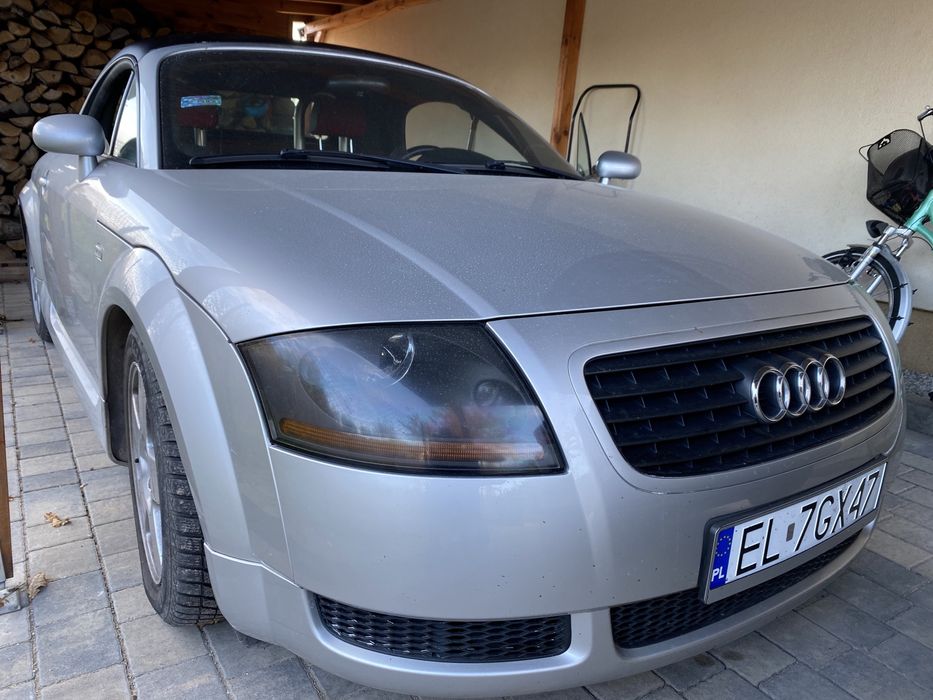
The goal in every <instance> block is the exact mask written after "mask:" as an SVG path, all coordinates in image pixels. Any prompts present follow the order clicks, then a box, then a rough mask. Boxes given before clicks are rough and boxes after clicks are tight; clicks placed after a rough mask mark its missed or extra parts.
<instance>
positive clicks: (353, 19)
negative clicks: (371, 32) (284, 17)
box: [305, 0, 432, 35]
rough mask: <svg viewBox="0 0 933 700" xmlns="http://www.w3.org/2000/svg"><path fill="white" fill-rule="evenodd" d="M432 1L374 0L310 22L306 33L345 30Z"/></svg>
mask: <svg viewBox="0 0 933 700" xmlns="http://www.w3.org/2000/svg"><path fill="white" fill-rule="evenodd" d="M431 1H432V0H373V2H370V3H367V4H366V5H360V6H359V7H354V8H353V9H352V10H347V11H346V12H341V13H340V14H337V15H332V16H330V17H324V18H322V19H317V20H314V21H313V22H308V24H307V26H306V27H305V33H307V34H309V35H310V34H315V33H317V32H320V31H325V30H327V31H330V30H332V29H345V28H347V27H350V26H353V25H356V24H361V23H363V22H368V21H369V20H371V19H376V18H377V17H381V16H382V15H384V14H386V13H388V12H392V11H393V10H401V9H402V8H403V7H414V6H415V5H423V4H424V3H426V2H431Z"/></svg>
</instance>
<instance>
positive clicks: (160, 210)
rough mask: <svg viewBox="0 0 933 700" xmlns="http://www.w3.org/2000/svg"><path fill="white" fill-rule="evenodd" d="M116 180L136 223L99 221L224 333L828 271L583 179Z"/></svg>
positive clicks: (797, 285)
mask: <svg viewBox="0 0 933 700" xmlns="http://www.w3.org/2000/svg"><path fill="white" fill-rule="evenodd" d="M128 184H129V186H130V189H132V190H135V191H134V192H133V195H136V196H131V197H130V196H128V197H127V200H126V201H129V200H132V201H135V202H137V203H138V204H137V206H139V207H141V208H144V209H145V211H140V212H139V216H140V218H141V219H142V220H144V221H145V222H146V224H147V225H146V226H145V227H138V226H132V227H128V228H127V227H123V231H120V230H119V229H120V227H117V226H113V224H112V223H111V224H109V225H111V226H112V227H113V228H115V230H117V233H120V235H122V236H124V237H125V238H127V239H128V240H130V242H131V243H133V244H136V245H145V246H147V247H149V248H151V249H153V250H154V251H155V252H156V253H157V254H158V255H160V256H161V257H162V259H163V260H164V261H165V263H166V265H167V266H168V267H169V269H170V270H171V272H172V274H173V275H174V276H175V279H176V280H177V282H178V284H179V285H180V286H181V287H182V288H183V289H184V290H185V291H186V292H187V293H188V294H190V295H191V296H192V297H193V298H194V299H195V300H197V301H198V302H199V303H200V304H201V305H202V306H203V307H204V308H205V309H206V310H207V311H208V312H209V313H210V314H211V315H212V316H213V317H214V318H215V320H216V321H217V322H218V323H219V324H220V326H221V327H222V328H223V329H224V331H225V332H226V333H227V334H228V336H229V337H230V338H231V339H232V340H235V341H239V340H245V339H248V338H255V337H259V336H264V335H270V334H274V333H282V332H286V331H291V330H298V329H304V328H315V327H326V326H336V325H345V324H360V323H374V322H387V321H425V320H466V319H491V318H499V317H507V316H515V315H527V314H547V313H555V312H569V311H579V310H584V309H587V310H592V309H600V308H619V307H626V306H641V305H646V304H662V303H671V302H683V301H689V300H699V299H711V298H718V297H729V296H737V295H748V294H762V293H770V292H777V291H785V290H790V289H801V288H807V287H819V286H826V285H830V284H836V283H839V282H841V281H843V280H844V277H843V276H842V275H841V274H840V273H838V272H833V270H834V268H832V267H831V266H828V265H826V264H825V263H824V262H823V261H822V260H821V259H820V258H818V257H817V256H815V255H813V254H812V253H809V252H807V251H805V250H803V249H801V248H799V247H797V246H795V245H792V244H790V243H788V242H786V241H783V240H781V239H778V238H776V237H774V236H772V235H769V234H767V233H764V232H762V231H759V230H757V229H754V228H752V227H749V226H747V225H744V224H740V223H738V222H736V221H733V220H730V219H726V218H722V217H718V216H713V215H711V214H708V213H705V212H702V211H700V210H697V209H694V208H691V207H687V206H683V205H679V204H675V203H672V202H669V201H666V200H662V199H659V198H655V197H649V196H645V195H642V194H638V193H636V192H633V191H630V190H626V189H622V188H616V187H604V186H601V185H598V184H595V183H591V182H582V181H573V180H555V179H544V178H537V177H512V176H485V175H445V174H422V173H391V172H345V171H341V172H333V171H305V170H234V169H212V170H175V171H148V172H147V171H138V173H137V174H136V177H133V178H132V182H131V183H128ZM128 194H129V193H128ZM105 223H107V222H105Z"/></svg>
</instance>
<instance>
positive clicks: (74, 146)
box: [32, 114, 106, 180]
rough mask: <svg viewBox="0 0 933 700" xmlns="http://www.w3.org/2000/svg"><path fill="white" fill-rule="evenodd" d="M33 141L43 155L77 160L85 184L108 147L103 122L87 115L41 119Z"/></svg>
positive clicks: (35, 128) (34, 130)
mask: <svg viewBox="0 0 933 700" xmlns="http://www.w3.org/2000/svg"><path fill="white" fill-rule="evenodd" d="M32 140H33V141H34V142H35V144H36V145H37V146H38V147H39V148H41V149H42V150H43V151H48V152H49V153H67V154H70V155H75V156H78V170H79V176H80V177H81V179H82V180H83V179H84V178H86V177H87V176H88V175H90V174H91V171H92V170H93V169H94V168H95V166H96V165H97V156H99V155H100V154H101V153H103V152H104V148H105V145H106V140H105V139H104V130H103V129H102V128H101V126H100V122H98V121H97V120H96V119H95V118H94V117H89V116H87V115H86V114H53V115H52V116H50V117H45V118H44V119H40V120H39V121H38V122H36V125H35V126H34V127H32Z"/></svg>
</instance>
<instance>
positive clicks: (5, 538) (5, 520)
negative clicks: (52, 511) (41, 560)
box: [0, 387, 13, 589]
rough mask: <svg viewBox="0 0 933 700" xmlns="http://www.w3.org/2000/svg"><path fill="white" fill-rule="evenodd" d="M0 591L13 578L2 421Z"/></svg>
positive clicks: (1, 395) (1, 426) (0, 395)
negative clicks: (7, 580)
mask: <svg viewBox="0 0 933 700" xmlns="http://www.w3.org/2000/svg"><path fill="white" fill-rule="evenodd" d="M2 405H3V389H2V387H0V406H2ZM0 564H2V566H0V572H2V575H0V589H3V588H4V587H5V586H6V583H5V579H7V578H13V533H12V532H11V526H10V492H9V485H8V483H7V472H6V435H5V434H4V428H3V421H0Z"/></svg>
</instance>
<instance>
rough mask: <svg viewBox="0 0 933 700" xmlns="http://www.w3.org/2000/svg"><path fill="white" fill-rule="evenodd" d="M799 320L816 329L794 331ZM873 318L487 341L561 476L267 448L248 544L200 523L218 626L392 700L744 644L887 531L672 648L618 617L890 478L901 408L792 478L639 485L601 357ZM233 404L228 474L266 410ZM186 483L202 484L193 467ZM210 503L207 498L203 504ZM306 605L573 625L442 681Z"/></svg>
mask: <svg viewBox="0 0 933 700" xmlns="http://www.w3.org/2000/svg"><path fill="white" fill-rule="evenodd" d="M801 308H807V309H808V312H807V313H806V314H801V313H800V309H801ZM862 313H866V307H865V306H864V303H863V302H862V300H860V298H859V297H856V296H855V295H853V293H852V292H851V291H850V290H849V289H848V288H846V287H836V288H829V289H825V290H819V291H818V292H817V291H809V292H799V293H788V294H783V295H769V296H767V297H758V298H754V297H753V298H744V299H733V300H722V301H717V302H704V303H697V304H683V305H674V306H668V307H663V309H651V308H646V309H634V310H620V311H603V312H598V313H580V314H567V315H564V316H558V317H529V318H522V319H510V320H501V321H495V322H492V323H490V324H489V326H490V328H491V330H492V331H493V332H494V333H495V334H496V335H497V336H498V337H499V339H500V341H501V342H502V343H503V345H504V346H505V347H506V348H507V349H508V350H509V352H510V353H511V354H512V355H513V356H514V357H515V359H516V361H517V364H518V365H519V366H520V367H521V368H522V369H523V371H524V372H525V373H526V375H527V377H528V380H529V383H530V385H531V386H532V387H533V389H534V390H535V392H536V393H537V394H538V396H539V398H540V400H541V402H542V405H543V407H544V410H545V412H546V413H547V414H548V416H549V418H550V420H551V423H552V426H553V428H554V431H555V434H556V437H557V439H558V441H559V443H560V445H561V448H562V450H563V453H564V455H565V458H566V461H567V467H568V468H567V470H566V472H564V473H561V474H556V475H549V476H535V477H524V478H502V479H496V478H442V477H427V478H425V477H418V476H413V475H410V474H387V473H379V472H374V471H367V470H362V469H356V468H353V467H348V466H343V465H337V464H332V463H328V462H325V461H321V460H317V459H313V458H310V457H307V456H303V455H299V454H296V453H294V452H290V451H288V450H284V449H280V448H277V447H273V446H267V447H266V452H265V454H264V455H263V459H262V460H254V461H252V462H250V463H247V462H246V461H245V460H243V459H242V458H241V459H240V460H238V467H237V468H238V470H239V471H240V472H241V474H242V476H240V477H238V479H237V481H238V482H239V483H240V487H239V488H240V493H241V503H240V504H238V505H239V506H240V507H241V508H242V511H243V512H244V513H245V514H246V517H247V521H246V526H247V529H248V531H249V532H250V541H249V542H246V543H243V544H242V546H240V547H235V548H231V547H226V548H225V547H222V546H218V545H217V544H216V541H219V539H215V538H214V537H213V533H214V532H216V528H217V527H218V525H217V524H216V523H212V522H206V523H205V532H206V534H207V540H208V542H209V543H210V546H208V548H207V551H208V562H209V567H210V572H211V579H212V583H213V587H214V591H215V594H216V596H217V599H218V602H219V604H220V607H221V609H222V611H223V612H224V614H225V616H226V617H227V619H228V620H229V621H230V623H231V624H232V625H233V626H234V627H236V628H237V629H239V630H241V631H242V632H244V633H246V634H249V635H251V636H254V637H257V638H260V639H264V640H266V641H270V642H274V643H277V644H281V645H283V646H286V647H288V648H289V649H291V650H292V651H294V652H295V653H297V654H299V655H300V656H303V657H305V658H308V659H310V660H311V661H312V662H313V663H315V664H318V665H320V666H322V667H324V668H326V669H327V670H329V671H332V672H334V673H337V674H339V675H341V676H344V677H347V678H350V679H352V680H355V681H358V682H360V683H364V684H367V685H372V686H376V687H380V688H385V689H388V690H395V691H400V692H407V693H417V694H430V695H453V696H460V697H466V696H483V695H491V694H508V693H529V692H537V691H543V690H548V689H556V688H563V687H569V686H573V685H580V684H587V683H594V682H599V681H603V680H608V679H611V678H617V677H620V676H624V675H628V674H633V673H637V672H640V671H643V670H645V669H649V668H655V667H658V666H660V665H663V664H666V663H670V662H673V661H676V660H679V659H682V658H685V657H687V656H690V655H693V654H696V653H698V652H700V651H703V650H706V649H709V648H710V647H712V646H715V645H717V644H721V643H723V642H726V641H728V640H730V639H733V638H735V637H738V636H740V635H742V634H744V633H746V632H748V631H750V630H752V629H755V628H756V627H758V626H760V625H761V624H763V623H764V622H765V621H767V620H768V619H770V618H772V617H774V616H775V615H778V614H780V613H782V612H784V611H786V610H789V609H791V608H792V607H794V606H795V605H798V604H799V603H800V602H802V601H803V600H805V599H806V598H807V597H808V596H810V595H812V593H813V592H815V591H816V590H818V589H819V588H820V587H821V586H823V585H825V583H826V582H827V581H829V580H830V579H831V578H832V577H833V576H834V575H835V574H837V573H838V572H839V571H840V570H841V569H842V568H843V567H844V566H845V565H846V564H847V563H848V562H849V561H850V560H851V559H852V558H853V557H854V556H855V555H856V554H857V552H858V551H859V550H860V549H861V548H862V547H863V546H864V544H865V541H866V540H867V538H868V536H869V534H870V532H871V530H872V529H873V527H874V523H873V522H869V523H868V524H867V525H865V527H864V528H863V529H862V532H861V533H860V534H859V535H858V537H857V538H856V539H855V541H854V542H853V543H852V544H851V546H849V547H848V548H847V549H846V550H845V551H844V552H843V553H841V554H840V555H839V556H838V557H837V558H836V559H834V560H833V561H832V562H831V563H830V564H828V565H827V566H825V567H824V568H823V569H821V570H819V571H817V572H816V573H814V574H813V575H811V576H809V577H808V578H806V579H805V580H803V581H800V582H799V583H797V584H795V585H793V586H791V587H789V588H787V589H785V590H783V591H781V592H780V593H778V594H776V595H774V596H772V597H771V598H769V599H767V600H765V601H763V602H761V603H758V604H756V605H754V606H752V607H749V608H747V609H745V610H743V611H741V612H739V613H736V614H735V615H732V616H730V617H728V618H727V619H724V620H721V621H719V622H716V623H713V624H710V625H708V626H706V627H703V628H702V629H699V630H696V631H693V632H689V633H686V634H683V635H681V636H678V637H676V638H673V639H669V640H667V641H665V642H661V643H658V644H652V645H648V646H642V647H639V648H637V649H628V650H621V649H618V648H617V647H616V646H615V645H614V643H613V637H612V630H611V621H610V609H611V608H613V607H614V606H618V605H623V604H626V603H631V602H636V601H642V600H647V599H652V598H656V597H658V596H662V595H665V594H669V593H676V592H680V591H686V590H690V589H695V588H696V587H697V584H698V580H699V576H700V573H699V572H700V571H701V568H702V566H703V562H704V547H705V546H706V544H707V543H706V542H705V538H706V533H707V532H708V527H707V526H708V523H709V522H710V521H713V520H717V519H720V518H723V517H726V516H729V515H732V514H735V513H739V512H744V511H749V510H756V509H764V508H766V507H767V506H768V505H769V504H773V503H775V502H778V501H781V500H784V499H786V498H789V497H791V496H793V495H795V494H799V493H803V492H806V491H808V490H810V489H813V488H816V487H818V486H820V485H822V484H826V483H828V482H831V481H833V480H834V479H837V478H839V477H841V476H842V475H844V474H847V473H849V472H851V471H853V470H855V469H857V468H859V467H861V466H863V465H866V464H869V463H871V462H873V461H876V460H880V459H885V460H887V461H888V462H889V464H891V466H892V467H893V466H895V465H896V459H897V453H898V450H899V447H900V440H901V436H902V431H903V422H904V411H903V406H902V402H901V401H900V400H896V401H895V402H894V405H893V406H892V407H891V409H890V410H889V411H888V412H887V413H886V414H885V415H884V416H883V417H882V418H881V419H879V420H877V421H875V422H874V423H873V424H871V425H869V426H867V427H865V428H863V429H861V430H858V431H856V432H855V433H852V434H850V435H848V436H846V437H845V438H843V439H841V440H838V441H836V442H834V443H832V444H829V445H823V446H821V447H817V448H814V449H811V450H808V451H806V452H804V453H801V454H796V455H793V456H792V457H789V458H786V459H781V460H775V461H773V462H767V463H763V464H760V465H757V466H754V467H749V468H745V469H738V470H732V471H729V472H723V473H720V474H711V475H706V476H702V477H685V478H676V479H663V478H658V477H651V476H647V475H644V474H641V473H638V472H636V471H634V470H633V469H631V468H629V467H627V465H626V464H625V463H624V461H622V460H621V458H620V457H619V454H618V451H617V450H615V449H614V448H613V447H611V443H610V444H609V445H607V439H606V435H605V434H604V433H605V427H604V426H603V427H602V429H601V426H600V422H599V419H598V416H595V413H594V410H593V405H592V401H591V400H589V397H588V395H587V393H586V389H585V387H582V388H581V382H582V372H581V368H582V366H583V364H584V363H585V362H586V360H587V359H589V358H590V357H593V356H595V355H598V354H605V353H611V352H621V351H624V350H626V349H635V348H644V347H653V346H656V345H659V344H668V343H681V342H689V341H690V340H691V339H697V338H702V339H706V338H709V337H710V336H712V335H724V336H728V335H731V334H737V333H740V332H743V333H747V332H757V331H762V330H770V329H773V328H780V327H782V326H788V325H795V324H803V323H816V322H820V321H823V320H831V319H836V318H840V317H843V316H847V315H849V316H851V315H855V314H862ZM736 318H740V319H742V321H741V322H736V321H735V319H736ZM618 338H623V339H624V340H614V339H618ZM887 340H888V342H890V338H888V339H887ZM228 347H229V346H228ZM892 351H893V352H896V349H893V347H892ZM234 357H235V352H234V351H233V350H232V349H231V350H230V351H229V354H227V353H223V352H220V351H218V352H217V353H216V358H215V359H216V360H217V361H216V362H215V363H213V367H212V369H213V370H214V371H216V372H217V373H218V376H219V377H222V378H223V379H224V381H225V385H226V386H227V387H228V389H226V390H227V391H239V390H236V389H230V388H229V387H231V386H235V385H240V382H230V381H229V378H230V376H231V372H235V371H239V372H241V373H242V372H243V370H242V366H239V365H238V361H235V360H234V359H233V358H234ZM225 363H226V364H227V366H224V364H225ZM895 364H896V362H895ZM246 381H247V380H246V378H245V374H244V384H242V385H241V386H248V384H246V383H245V382H246ZM239 393H240V394H244V393H245V392H243V391H239ZM229 398H230V400H229V401H224V402H223V406H224V410H225V412H226V414H227V416H228V421H229V422H228V429H227V440H228V442H229V443H230V449H231V454H232V455H234V456H240V455H250V454H251V455H254V456H255V457H258V455H257V449H256V444H255V425H256V424H257V423H258V422H259V420H260V418H259V416H258V409H256V407H255V401H253V403H252V408H251V409H250V410H249V411H242V410H239V411H237V410H236V409H235V407H236V406H238V405H240V406H242V401H243V397H242V396H240V397H239V399H238V398H237V397H235V396H232V395H231V396H230V397H229ZM594 416H595V417H594ZM254 421H255V422H254ZM240 426H242V428H240ZM250 426H253V427H252V428H250ZM257 462H265V464H266V465H267V466H266V467H264V466H263V464H261V463H257ZM888 473H889V474H891V473H892V470H890V469H889V471H888ZM264 474H267V476H263V475H264ZM192 475H193V476H194V478H195V479H198V470H197V467H196V468H195V469H194V470H192ZM264 479H267V481H268V482H269V483H271V484H274V487H273V488H274V493H275V499H274V501H272V500H270V499H269V498H268V497H265V498H260V495H259V494H262V493H268V491H269V488H268V487H267V486H266V487H263V488H260V487H262V486H263V483H264V482H263V480H264ZM251 484H252V485H255V486H256V488H252V489H251V488H249V486H250V485H251ZM197 492H198V494H199V499H203V498H205V493H206V492H205V490H204V489H202V488H200V487H199V488H198V489H197ZM206 497H208V498H209V495H207V496H206ZM200 508H201V504H200V503H199V509H200ZM202 517H203V511H202ZM221 527H222V525H221ZM313 594H317V595H321V596H325V597H327V598H330V599H333V600H336V601H339V602H341V603H345V604H347V605H351V606H354V607H358V608H361V609H363V610H369V611H374V612H379V613H385V614H389V615H397V616H403V617H412V618H430V619H439V620H508V619H515V618H530V617H543V616H551V615H568V614H569V615H570V616H571V643H570V646H569V648H568V649H567V650H566V651H565V652H563V653H561V654H559V655H557V656H551V657H547V658H541V659H535V660H529V661H508V662H499V663H448V662H437V661H422V660H415V659H410V658H402V657H397V656H389V655H386V654H382V653H377V652H373V651H371V650H369V649H363V648H360V647H358V646H352V645H350V644H347V643H346V642H344V641H341V640H340V639H338V638H337V637H335V636H334V635H333V634H331V633H330V632H329V631H328V630H327V629H326V628H325V627H324V625H323V624H322V622H321V620H320V618H319V615H318V612H317V609H316V606H315V604H314V601H313Z"/></svg>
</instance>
